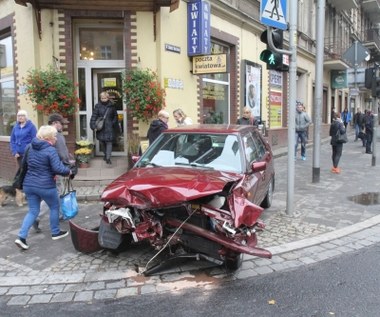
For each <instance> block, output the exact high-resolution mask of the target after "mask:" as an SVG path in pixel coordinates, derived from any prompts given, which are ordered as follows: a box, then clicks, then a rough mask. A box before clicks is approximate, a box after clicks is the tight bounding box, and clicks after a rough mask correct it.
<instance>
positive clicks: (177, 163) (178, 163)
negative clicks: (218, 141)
mask: <svg viewBox="0 0 380 317" xmlns="http://www.w3.org/2000/svg"><path fill="white" fill-rule="evenodd" d="M174 164H175V165H184V166H192V167H203V168H208V169H212V170H213V169H214V168H213V167H211V166H206V165H205V164H199V163H181V162H175V163H174Z"/></svg>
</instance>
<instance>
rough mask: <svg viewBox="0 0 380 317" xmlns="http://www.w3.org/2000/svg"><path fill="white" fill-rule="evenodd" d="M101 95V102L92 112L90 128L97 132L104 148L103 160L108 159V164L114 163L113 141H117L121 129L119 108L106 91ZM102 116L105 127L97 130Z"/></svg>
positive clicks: (97, 136) (97, 137)
mask: <svg viewBox="0 0 380 317" xmlns="http://www.w3.org/2000/svg"><path fill="white" fill-rule="evenodd" d="M99 97H100V102H98V103H97V104H96V105H95V108H94V111H93V112H92V116H91V119H90V128H91V129H92V130H93V131H95V132H96V139H97V140H99V143H100V145H101V147H102V149H103V153H104V157H103V160H104V161H106V162H107V164H112V162H111V153H112V143H113V142H114V141H115V139H116V135H117V132H118V130H119V121H118V116H117V110H116V108H115V106H114V105H113V103H112V101H111V100H110V96H109V94H108V93H107V92H106V91H103V92H101V93H100V95H99ZM102 117H104V125H103V128H102V129H101V130H97V128H96V120H97V119H99V118H102Z"/></svg>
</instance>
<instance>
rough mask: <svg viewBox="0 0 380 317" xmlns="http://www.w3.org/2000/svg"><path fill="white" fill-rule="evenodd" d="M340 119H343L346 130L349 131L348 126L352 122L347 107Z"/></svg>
mask: <svg viewBox="0 0 380 317" xmlns="http://www.w3.org/2000/svg"><path fill="white" fill-rule="evenodd" d="M340 117H341V119H342V121H343V124H344V128H345V129H346V130H347V125H348V123H349V122H350V121H351V112H349V111H348V109H347V107H346V108H344V110H343V111H342V113H341V115H340Z"/></svg>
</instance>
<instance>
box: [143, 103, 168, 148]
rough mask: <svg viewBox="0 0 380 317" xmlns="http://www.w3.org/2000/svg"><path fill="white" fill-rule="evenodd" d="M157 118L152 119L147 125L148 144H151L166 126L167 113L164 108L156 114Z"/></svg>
mask: <svg viewBox="0 0 380 317" xmlns="http://www.w3.org/2000/svg"><path fill="white" fill-rule="evenodd" d="M157 117H158V119H155V120H153V121H152V123H151V124H150V126H149V130H148V134H147V138H148V140H149V145H151V144H152V143H153V142H154V140H156V139H157V138H158V136H159V135H160V134H161V133H162V132H163V131H165V130H166V129H167V128H168V121H169V113H168V112H167V111H165V110H161V111H160V112H159V113H158V115H157Z"/></svg>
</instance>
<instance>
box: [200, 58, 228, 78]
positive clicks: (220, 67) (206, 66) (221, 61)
mask: <svg viewBox="0 0 380 317" xmlns="http://www.w3.org/2000/svg"><path fill="white" fill-rule="evenodd" d="M227 72H228V65H227V54H216V55H204V56H195V57H193V74H194V75H199V74H215V73H227Z"/></svg>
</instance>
